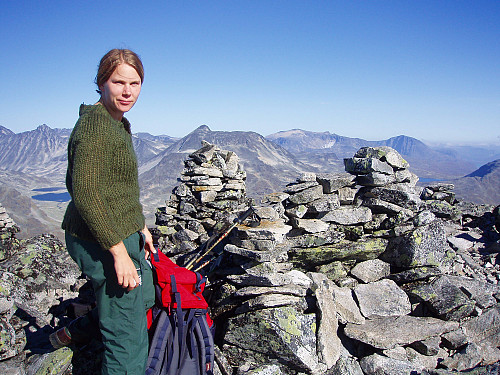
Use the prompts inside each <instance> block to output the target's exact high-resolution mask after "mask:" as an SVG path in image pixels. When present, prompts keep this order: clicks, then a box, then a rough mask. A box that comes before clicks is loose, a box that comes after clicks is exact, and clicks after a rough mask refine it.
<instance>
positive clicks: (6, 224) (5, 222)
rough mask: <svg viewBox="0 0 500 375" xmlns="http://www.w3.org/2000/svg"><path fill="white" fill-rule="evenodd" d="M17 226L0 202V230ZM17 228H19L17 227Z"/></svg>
mask: <svg viewBox="0 0 500 375" xmlns="http://www.w3.org/2000/svg"><path fill="white" fill-rule="evenodd" d="M15 227H17V225H16V223H15V222H14V220H12V218H11V217H10V216H9V214H8V213H7V211H6V210H5V208H4V207H3V206H2V205H1V204H0V232H3V231H5V230H8V229H10V228H15ZM17 230H19V228H18V227H17Z"/></svg>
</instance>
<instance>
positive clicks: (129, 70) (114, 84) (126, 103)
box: [99, 63, 141, 120]
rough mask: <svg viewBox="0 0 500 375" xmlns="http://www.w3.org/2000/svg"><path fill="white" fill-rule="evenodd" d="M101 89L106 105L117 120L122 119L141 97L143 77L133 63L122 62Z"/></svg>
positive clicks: (102, 98)
mask: <svg viewBox="0 0 500 375" xmlns="http://www.w3.org/2000/svg"><path fill="white" fill-rule="evenodd" d="M99 90H101V102H102V104H103V105H104V107H106V109H107V110H108V112H109V113H110V114H111V116H112V117H113V118H114V119H115V120H121V119H122V117H123V114H124V113H125V112H127V111H130V109H131V108H132V107H133V106H134V104H135V102H136V101H137V98H138V97H139V94H140V92H141V77H140V76H139V74H138V73H137V71H136V70H135V69H134V68H133V67H132V66H131V65H128V64H125V63H124V64H120V65H118V66H117V67H116V69H115V70H114V72H113V74H111V76H110V77H109V79H108V80H107V81H106V82H105V83H104V84H103V85H102V86H101V87H99Z"/></svg>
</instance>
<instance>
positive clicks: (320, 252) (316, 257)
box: [288, 238, 388, 269]
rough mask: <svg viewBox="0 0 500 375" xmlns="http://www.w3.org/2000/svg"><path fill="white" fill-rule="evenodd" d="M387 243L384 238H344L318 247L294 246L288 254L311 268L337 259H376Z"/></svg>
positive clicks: (294, 260)
mask: <svg viewBox="0 0 500 375" xmlns="http://www.w3.org/2000/svg"><path fill="white" fill-rule="evenodd" d="M387 244H388V241H387V240H386V239H383V238H362V239H360V240H358V241H348V240H342V241H339V242H338V243H334V244H329V245H324V246H318V247H309V248H293V249H291V250H290V252H289V254H288V255H289V257H290V260H291V261H293V262H294V263H299V264H303V265H305V266H306V268H309V269H310V268H311V267H315V266H320V265H323V264H327V263H331V262H333V261H336V260H339V261H341V260H344V261H345V260H356V261H363V260H368V259H375V258H377V257H378V256H379V255H380V254H381V253H383V252H384V251H385V249H386V248H387Z"/></svg>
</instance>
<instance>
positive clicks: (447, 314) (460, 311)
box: [409, 276, 475, 321]
mask: <svg viewBox="0 0 500 375" xmlns="http://www.w3.org/2000/svg"><path fill="white" fill-rule="evenodd" d="M409 293H410V294H411V295H412V296H415V297H418V298H419V299H421V300H422V301H425V303H426V304H427V305H428V306H429V307H430V308H431V309H432V311H434V313H435V314H436V315H437V316H438V317H439V318H441V319H445V320H456V321H458V320H460V319H463V318H465V317H467V316H469V315H471V314H472V312H473V311H474V305H475V303H474V301H473V300H471V299H470V298H469V297H468V296H467V295H466V294H465V293H464V292H463V291H462V290H461V289H460V288H459V287H458V286H457V285H456V284H455V283H454V282H453V280H452V279H450V278H449V277H448V276H441V277H438V278H437V279H435V280H433V281H432V282H431V283H428V284H423V285H419V286H416V287H414V288H412V289H411V290H410V291H409Z"/></svg>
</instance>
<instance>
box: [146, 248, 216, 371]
mask: <svg viewBox="0 0 500 375" xmlns="http://www.w3.org/2000/svg"><path fill="white" fill-rule="evenodd" d="M151 263H152V265H153V271H154V272H153V274H154V277H155V289H156V304H155V306H154V307H153V308H151V309H150V310H149V311H148V330H149V334H150V345H149V356H148V361H147V365H146V375H212V374H213V364H214V341H213V334H212V331H211V327H212V326H213V322H212V321H211V319H210V317H209V316H208V312H207V309H208V304H207V302H206V301H205V298H204V297H203V295H202V292H203V289H204V288H205V279H204V278H203V277H202V275H201V274H200V273H198V272H193V271H190V270H188V269H186V268H184V267H180V266H178V265H177V264H175V263H174V262H172V261H171V260H170V259H169V258H168V257H167V256H166V255H164V254H163V253H162V252H161V251H158V250H157V252H156V254H154V257H153V259H151Z"/></svg>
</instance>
